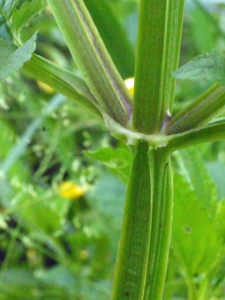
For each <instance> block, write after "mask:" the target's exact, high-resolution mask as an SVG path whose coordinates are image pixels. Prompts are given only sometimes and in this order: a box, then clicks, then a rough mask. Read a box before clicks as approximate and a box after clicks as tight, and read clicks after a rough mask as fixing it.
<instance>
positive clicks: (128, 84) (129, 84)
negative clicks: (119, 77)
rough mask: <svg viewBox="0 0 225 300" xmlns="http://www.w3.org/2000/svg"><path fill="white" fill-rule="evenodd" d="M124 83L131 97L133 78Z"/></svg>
mask: <svg viewBox="0 0 225 300" xmlns="http://www.w3.org/2000/svg"><path fill="white" fill-rule="evenodd" d="M124 83H125V84H126V87H127V88H128V90H129V92H130V93H131V95H133V94H134V77H131V78H127V79H125V80H124Z"/></svg>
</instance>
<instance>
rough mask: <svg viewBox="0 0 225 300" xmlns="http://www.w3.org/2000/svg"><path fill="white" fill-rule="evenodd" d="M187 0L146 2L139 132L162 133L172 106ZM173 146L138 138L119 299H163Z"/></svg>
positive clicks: (137, 95) (138, 76) (139, 61)
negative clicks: (154, 146) (156, 146)
mask: <svg viewBox="0 0 225 300" xmlns="http://www.w3.org/2000/svg"><path fill="white" fill-rule="evenodd" d="M183 9H184V0H179V1H174V0H140V11H139V25H138V28H139V29H138V45H137V56H136V68H135V90H134V100H133V127H134V130H136V131H137V132H140V133H145V134H159V133H160V131H162V130H163V127H164V125H165V122H166V121H167V120H166V115H167V112H168V111H169V110H170V109H171V107H172V102H173V97H174V89H175V80H174V79H172V78H171V77H170V73H172V71H174V70H176V69H177V64H178V58H179V50H180V40H181V28H182V20H183ZM172 192H173V191H172V175H171V163H170V157H169V154H168V151H167V147H164V148H159V149H155V150H154V149H150V148H149V146H148V144H147V142H138V143H137V145H136V146H135V156H134V161H133V166H132V170H131V175H130V182H129V185H128V191H127V197H126V202H125V209H124V221H123V226H122V233H121V239H120V246H119V251H118V258H117V265H116V272H115V280H114V287H113V297H112V299H113V300H161V299H162V297H163V291H164V284H165V278H166V272H167V264H168V255H169V248H170V237H171V228H172V207H173V200H172Z"/></svg>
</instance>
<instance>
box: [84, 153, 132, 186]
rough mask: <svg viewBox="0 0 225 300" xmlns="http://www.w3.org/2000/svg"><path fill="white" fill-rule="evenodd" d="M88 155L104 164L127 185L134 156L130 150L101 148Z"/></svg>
mask: <svg viewBox="0 0 225 300" xmlns="http://www.w3.org/2000/svg"><path fill="white" fill-rule="evenodd" d="M86 154H87V155H88V156H89V157H91V158H94V159H96V160H98V161H100V162H102V163H104V164H105V165H106V166H107V167H108V168H109V169H111V170H112V172H113V173H115V174H117V175H118V176H119V177H120V178H121V179H122V180H123V181H124V182H125V183H128V180H129V175H130V170H131V165H132V158H133V155H132V153H131V151H129V150H128V148H118V149H113V148H101V149H99V150H97V151H95V152H91V151H87V152H86Z"/></svg>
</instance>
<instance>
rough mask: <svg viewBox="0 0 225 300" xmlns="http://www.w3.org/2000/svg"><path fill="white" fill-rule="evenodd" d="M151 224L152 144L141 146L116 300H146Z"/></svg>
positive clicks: (116, 280)
mask: <svg viewBox="0 0 225 300" xmlns="http://www.w3.org/2000/svg"><path fill="white" fill-rule="evenodd" d="M149 224H151V190H150V171H149V164H148V144H147V143H146V142H138V145H137V146H136V151H135V156H134V161H133V166H132V170H131V175H130V181H129V185H128V191H127V197H126V202H125V208H124V219H123V226H122V232H121V238H120V244H119V251H118V257H117V264H116V271H115V278H114V286H113V296H112V300H128V299H129V300H142V299H143V297H144V290H145V282H146V271H147V266H148V252H149V243H148V241H149V239H150V230H151V228H150V227H149Z"/></svg>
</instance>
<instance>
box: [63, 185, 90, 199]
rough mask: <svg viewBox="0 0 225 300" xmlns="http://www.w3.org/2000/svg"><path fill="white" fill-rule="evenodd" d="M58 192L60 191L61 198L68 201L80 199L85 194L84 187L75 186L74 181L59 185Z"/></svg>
mask: <svg viewBox="0 0 225 300" xmlns="http://www.w3.org/2000/svg"><path fill="white" fill-rule="evenodd" d="M58 190H59V194H60V196H62V197H64V198H66V199H68V200H76V199H79V198H81V197H82V196H83V195H84V193H85V189H84V188H83V187H81V186H80V185H78V184H75V183H74V182H72V181H65V182H62V183H61V184H60V185H59V187H58Z"/></svg>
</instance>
